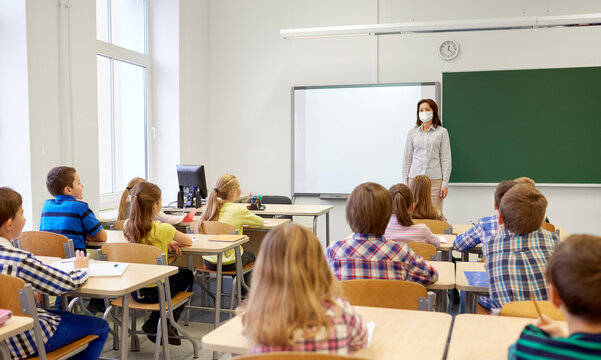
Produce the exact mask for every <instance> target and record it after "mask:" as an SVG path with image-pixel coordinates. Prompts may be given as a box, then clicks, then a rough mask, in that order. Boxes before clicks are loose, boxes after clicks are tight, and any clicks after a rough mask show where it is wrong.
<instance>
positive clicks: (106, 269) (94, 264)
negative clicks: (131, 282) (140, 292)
mask: <svg viewBox="0 0 601 360" xmlns="http://www.w3.org/2000/svg"><path fill="white" fill-rule="evenodd" d="M115 265H116V266H115ZM50 266H52V267H53V268H55V269H59V270H61V271H64V272H66V273H70V272H71V271H73V270H74V267H73V260H72V259H65V260H59V261H56V262H54V263H52V264H50ZM89 266H90V267H89V268H88V269H87V270H88V276H121V275H123V272H125V269H127V264H124V263H116V262H111V261H93V260H91V261H90V262H89Z"/></svg>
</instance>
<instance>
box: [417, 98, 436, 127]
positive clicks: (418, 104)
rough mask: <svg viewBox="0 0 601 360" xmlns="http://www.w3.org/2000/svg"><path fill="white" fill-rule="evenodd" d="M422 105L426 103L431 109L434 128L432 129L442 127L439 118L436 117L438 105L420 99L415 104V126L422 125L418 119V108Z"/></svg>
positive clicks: (432, 101)
mask: <svg viewBox="0 0 601 360" xmlns="http://www.w3.org/2000/svg"><path fill="white" fill-rule="evenodd" d="M423 103H428V104H429V105H430V107H431V108H432V113H433V114H432V115H433V117H432V126H434V128H436V127H438V126H440V125H442V122H441V121H440V117H439V116H438V105H436V102H435V101H434V100H432V99H421V100H420V101H419V102H418V103H417V121H416V122H415V125H416V126H421V125H422V121H421V120H420V119H419V106H420V105H421V104H423Z"/></svg>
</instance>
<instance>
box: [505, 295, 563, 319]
mask: <svg viewBox="0 0 601 360" xmlns="http://www.w3.org/2000/svg"><path fill="white" fill-rule="evenodd" d="M536 303H537V304H538V307H539V308H540V311H541V312H542V313H543V314H545V315H547V316H549V317H550V318H551V319H553V320H561V321H566V318H565V316H563V314H562V313H561V311H559V309H558V308H556V307H555V305H553V303H552V302H550V301H547V300H536ZM501 315H502V316H513V317H526V318H533V319H536V318H537V317H538V313H537V312H536V308H535V307H534V303H532V301H512V302H510V303H507V304H505V305H503V307H502V308H501Z"/></svg>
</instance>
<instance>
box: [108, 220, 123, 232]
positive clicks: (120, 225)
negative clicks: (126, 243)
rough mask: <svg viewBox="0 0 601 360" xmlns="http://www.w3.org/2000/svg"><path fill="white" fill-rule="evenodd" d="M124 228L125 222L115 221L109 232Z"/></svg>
mask: <svg viewBox="0 0 601 360" xmlns="http://www.w3.org/2000/svg"><path fill="white" fill-rule="evenodd" d="M124 228H125V220H117V221H115V223H113V225H111V230H121V231H123V229H124Z"/></svg>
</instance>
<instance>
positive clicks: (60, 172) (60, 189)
mask: <svg viewBox="0 0 601 360" xmlns="http://www.w3.org/2000/svg"><path fill="white" fill-rule="evenodd" d="M46 187H47V188H48V192H50V194H52V196H58V195H71V196H73V197H74V198H76V199H77V200H81V199H83V184H82V183H81V180H80V179H79V175H78V174H77V171H76V170H75V169H74V168H72V167H70V166H57V167H55V168H52V169H51V170H50V171H49V172H48V176H47V177H46Z"/></svg>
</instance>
